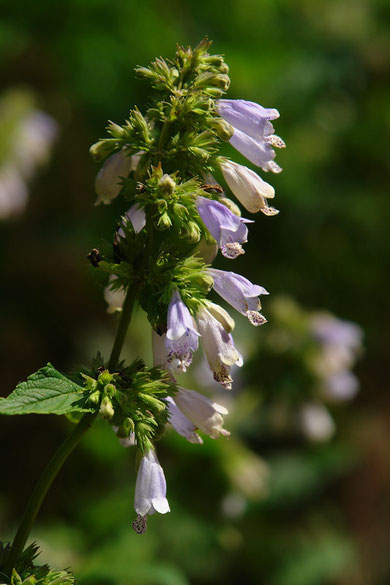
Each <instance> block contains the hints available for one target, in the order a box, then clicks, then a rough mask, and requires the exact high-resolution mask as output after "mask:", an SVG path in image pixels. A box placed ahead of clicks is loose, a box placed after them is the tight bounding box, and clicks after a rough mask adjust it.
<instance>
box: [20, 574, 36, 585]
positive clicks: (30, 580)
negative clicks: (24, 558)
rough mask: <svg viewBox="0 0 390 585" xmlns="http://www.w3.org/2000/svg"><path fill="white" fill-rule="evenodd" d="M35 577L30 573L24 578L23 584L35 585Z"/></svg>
mask: <svg viewBox="0 0 390 585" xmlns="http://www.w3.org/2000/svg"><path fill="white" fill-rule="evenodd" d="M37 581H38V580H37V578H36V577H34V575H30V576H29V577H27V579H24V581H23V585H35V583H37Z"/></svg>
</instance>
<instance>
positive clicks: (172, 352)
mask: <svg viewBox="0 0 390 585" xmlns="http://www.w3.org/2000/svg"><path fill="white" fill-rule="evenodd" d="M167 326H168V329H167V334H166V338H165V347H166V350H167V362H168V367H169V368H170V369H172V370H173V371H174V372H185V371H186V369H187V368H188V366H189V365H190V364H191V362H192V354H193V352H194V351H196V350H197V349H198V337H199V333H198V332H197V331H196V329H195V328H194V322H193V319H192V317H191V313H190V312H189V310H188V308H187V307H186V305H185V304H184V303H183V301H182V300H181V296H180V294H179V291H177V290H175V292H174V293H173V295H172V298H171V302H170V303H169V307H168V323H167Z"/></svg>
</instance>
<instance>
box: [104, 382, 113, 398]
mask: <svg viewBox="0 0 390 585" xmlns="http://www.w3.org/2000/svg"><path fill="white" fill-rule="evenodd" d="M104 393H105V394H106V396H110V397H111V398H112V397H113V396H114V395H115V393H116V388H115V386H114V384H106V385H105V386H104Z"/></svg>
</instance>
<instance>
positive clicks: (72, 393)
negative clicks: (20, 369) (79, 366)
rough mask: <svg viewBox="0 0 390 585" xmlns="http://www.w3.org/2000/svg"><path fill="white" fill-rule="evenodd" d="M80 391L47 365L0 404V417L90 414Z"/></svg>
mask: <svg viewBox="0 0 390 585" xmlns="http://www.w3.org/2000/svg"><path fill="white" fill-rule="evenodd" d="M87 400H88V395H87V394H86V393H85V392H84V388H83V387H82V386H79V385H78V384H76V383H75V382H72V381H71V380H69V378H67V377H66V376H64V375H63V374H61V372H58V371H57V370H56V369H55V368H54V367H53V366H52V365H51V364H47V366H45V367H43V368H41V369H40V370H38V372H35V374H31V376H29V377H28V378H27V380H26V382H21V383H20V384H18V385H17V386H16V388H15V390H14V391H13V392H12V393H11V394H10V395H9V396H8V397H7V398H4V399H3V400H1V401H0V414H68V413H70V412H93V411H94V410H95V408H94V407H93V406H92V405H91V404H90V403H88V401H87Z"/></svg>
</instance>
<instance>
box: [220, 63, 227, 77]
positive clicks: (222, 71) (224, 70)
mask: <svg viewBox="0 0 390 585" xmlns="http://www.w3.org/2000/svg"><path fill="white" fill-rule="evenodd" d="M218 69H219V70H220V72H221V73H225V74H226V75H227V74H228V73H229V65H228V64H227V63H222V65H221V66H220V67H218Z"/></svg>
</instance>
